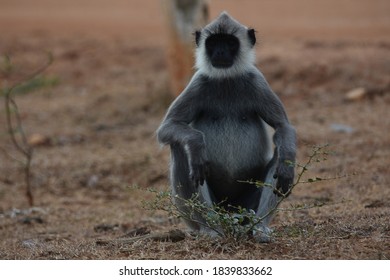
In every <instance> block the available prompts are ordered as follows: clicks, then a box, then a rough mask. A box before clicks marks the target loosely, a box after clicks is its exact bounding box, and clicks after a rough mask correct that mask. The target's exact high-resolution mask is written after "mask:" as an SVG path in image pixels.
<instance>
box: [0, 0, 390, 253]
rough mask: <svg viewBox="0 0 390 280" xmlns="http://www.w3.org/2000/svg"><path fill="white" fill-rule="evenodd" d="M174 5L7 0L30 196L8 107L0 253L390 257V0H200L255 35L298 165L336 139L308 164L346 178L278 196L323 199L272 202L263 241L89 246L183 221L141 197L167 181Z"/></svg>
mask: <svg viewBox="0 0 390 280" xmlns="http://www.w3.org/2000/svg"><path fill="white" fill-rule="evenodd" d="M167 2H169V1H168V0H167V1H143V0H116V1H103V0H94V1H92V0H90V1H87V0H78V1H75V0H68V1H54V0H34V1H29V0H18V1H15V0H0V87H1V92H0V93H1V94H0V102H1V103H3V102H5V101H6V95H7V94H8V93H9V89H10V88H12V86H13V85H16V84H18V83H20V82H22V84H21V86H18V87H16V88H15V89H14V90H13V91H12V96H13V98H14V101H15V102H16V104H17V108H18V112H19V116H18V117H16V115H15V108H14V107H13V109H14V110H13V111H12V112H11V116H12V117H13V120H14V122H13V124H14V125H15V124H17V121H18V120H19V121H20V123H21V124H22V126H23V129H24V132H25V136H26V139H25V140H26V141H24V142H23V137H21V134H20V127H18V126H16V127H15V126H14V127H13V129H11V131H13V132H14V133H15V135H16V137H17V139H18V140H19V141H22V142H21V143H22V145H23V147H29V149H31V150H32V151H33V153H32V158H31V162H30V163H31V168H30V175H29V180H28V181H29V184H30V187H31V191H32V195H33V198H34V201H33V205H32V206H31V205H29V200H28V198H26V195H25V189H26V177H25V166H26V158H25V155H23V153H20V151H19V150H18V148H17V147H15V145H14V143H13V142H12V141H11V138H10V129H9V127H8V123H7V113H6V110H5V107H4V106H3V104H1V106H0V247H1V248H2V249H1V250H0V259H15V258H16V259H20V258H32V259H87V258H92V259H105V258H112V259H119V258H137V259H140V258H175V259H177V258H214V259H215V258H222V259H224V258H251V259H253V258H268V259H273V258H278V259H280V258H285V259H293V258H300V259H307V258H308V259H310V258H316V259H317V258H326V259H329V258H331V259H339V258H344V259H361V258H364V259H389V258H390V252H389V248H390V240H389V239H390V233H389V232H390V228H389V224H390V218H389V217H390V203H389V201H390V190H389V184H390V177H389V173H388V170H389V169H388V167H389V164H390V160H389V159H390V148H389V147H390V137H389V133H388V131H389V129H390V111H389V105H390V97H389V93H390V2H389V1H387V0H354V1H352V0H337V1H336V0H319V1H310V0H294V1H281V0H276V1H275V0H273V1H271V0H262V1H255V0H242V1H234V0H210V1H209V8H208V13H209V18H210V20H212V19H213V18H215V17H216V16H217V15H218V14H219V13H220V12H222V11H223V10H226V11H228V12H229V13H230V14H231V15H232V16H233V17H235V18H236V19H237V20H239V21H240V22H241V23H243V24H244V25H247V26H250V27H252V28H254V29H255V30H256V31H257V33H256V34H257V37H258V44H257V46H256V48H257V49H256V50H257V66H258V67H259V68H260V69H261V71H262V72H263V73H264V75H265V77H266V78H267V80H268V82H269V83H270V85H271V87H272V88H273V90H274V91H275V92H276V93H277V94H278V95H279V97H280V98H281V99H282V101H283V103H284V105H285V107H286V110H287V113H288V115H289V117H290V120H291V122H292V124H293V125H294V126H295V127H296V129H297V132H298V144H299V155H298V159H299V161H300V162H304V161H305V160H306V158H307V156H308V155H309V154H310V151H311V146H313V145H322V144H330V145H331V146H330V147H331V148H330V149H331V150H332V151H333V152H332V155H331V156H329V158H328V160H327V161H324V162H321V163H319V164H318V165H316V166H313V167H312V168H311V169H310V172H311V173H310V174H309V175H310V176H311V177H315V176H319V177H323V178H329V177H335V176H339V175H342V176H343V175H348V176H347V177H345V178H343V179H337V180H330V181H325V182H322V183H318V184H306V185H305V184H304V185H302V186H297V187H296V189H295V190H294V193H293V194H292V195H291V196H290V197H289V198H288V200H287V201H286V203H285V205H284V206H286V207H288V205H290V203H308V204H312V203H325V204H326V206H324V207H321V208H320V207H316V208H314V209H307V210H303V211H290V212H281V213H279V214H278V216H277V217H276V219H275V221H274V224H273V226H274V228H275V231H276V232H278V236H277V238H276V242H274V243H272V244H253V243H249V244H247V243H245V244H242V245H240V246H238V245H237V244H236V245H231V244H230V245H226V244H223V245H221V244H219V245H218V244H215V243H213V242H206V241H204V240H203V241H202V240H193V239H186V240H185V241H184V242H185V246H183V243H180V242H179V243H177V244H176V243H172V244H171V243H169V244H166V243H162V244H160V243H156V242H154V243H153V241H150V240H149V241H143V242H138V243H134V244H130V245H128V247H126V248H125V249H126V250H123V248H121V247H119V246H109V247H107V246H99V245H97V244H96V240H97V239H99V238H105V239H115V238H119V237H123V236H125V235H128V236H130V235H136V234H144V233H145V232H158V231H167V230H169V229H171V228H172V227H179V228H182V227H183V225H182V224H176V223H175V224H174V225H173V224H172V221H171V220H170V219H169V218H168V217H167V216H166V214H164V213H153V212H150V211H147V210H145V209H143V208H142V201H143V200H148V199H151V198H152V197H153V195H152V194H151V193H149V192H148V191H146V189H147V188H149V187H152V188H155V189H158V190H163V189H167V188H168V179H167V178H168V162H169V149H161V148H160V147H159V146H158V144H157V141H156V139H155V130H156V129H157V127H158V125H159V124H160V122H161V120H162V118H163V116H164V113H165V111H166V109H167V106H168V105H169V104H170V102H172V100H173V99H174V97H175V96H176V95H177V94H178V92H177V89H174V88H173V87H172V82H171V80H172V79H175V77H173V78H172V70H170V69H171V68H172V67H175V66H177V65H178V63H173V65H172V64H170V62H172V61H173V60H172V52H173V53H175V51H176V52H177V48H176V47H175V46H173V45H172V37H171V36H172V34H171V33H170V32H171V29H170V28H171V27H169V26H170V25H169V21H170V20H169V17H168V16H167V12H166V10H164V8H163V7H164V5H166V4H167ZM191 43H192V42H191ZM192 49H193V45H191V46H190V56H191V57H192V54H191V53H192ZM47 53H50V54H51V55H52V59H53V60H52V63H51V64H50V66H49V67H48V68H45V69H44V71H41V72H39V75H34V76H33V77H32V76H31V74H32V73H35V72H36V71H37V69H40V68H41V67H42V66H43V65H45V64H46V63H47V61H48V55H47ZM186 65H187V64H186ZM186 67H187V68H188V67H189V68H190V71H191V69H192V68H191V66H186ZM183 71H184V70H183ZM187 78H188V77H187ZM15 121H16V122H15ZM130 186H137V188H132V187H130ZM221 246H222V247H221ZM224 246H227V247H224ZM210 248H211V249H210ZM307 248H311V249H312V250H310V251H309V250H307ZM226 252H229V253H228V254H226Z"/></svg>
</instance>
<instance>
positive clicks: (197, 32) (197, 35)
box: [195, 30, 201, 47]
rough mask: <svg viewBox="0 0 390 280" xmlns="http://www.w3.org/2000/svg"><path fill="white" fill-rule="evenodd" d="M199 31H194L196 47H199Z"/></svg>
mask: <svg viewBox="0 0 390 280" xmlns="http://www.w3.org/2000/svg"><path fill="white" fill-rule="evenodd" d="M200 33H201V32H200V31H199V30H196V31H195V43H196V46H197V47H199V41H200Z"/></svg>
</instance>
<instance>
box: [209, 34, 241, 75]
mask: <svg viewBox="0 0 390 280" xmlns="http://www.w3.org/2000/svg"><path fill="white" fill-rule="evenodd" d="M205 44H206V52H207V56H208V58H209V59H210V62H211V64H212V65H213V66H214V67H215V68H229V67H231V66H232V65H233V63H234V59H235V58H236V57H237V54H238V50H239V48H240V41H239V40H238V39H237V37H236V36H233V35H229V34H214V35H211V36H209V37H208V38H207V39H206V43H205Z"/></svg>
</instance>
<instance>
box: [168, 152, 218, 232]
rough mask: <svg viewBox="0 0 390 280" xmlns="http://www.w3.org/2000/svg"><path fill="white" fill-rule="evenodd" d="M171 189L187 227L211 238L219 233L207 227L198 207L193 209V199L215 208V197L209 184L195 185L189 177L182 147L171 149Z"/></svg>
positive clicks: (185, 156) (186, 160) (185, 155)
mask: <svg viewBox="0 0 390 280" xmlns="http://www.w3.org/2000/svg"><path fill="white" fill-rule="evenodd" d="M171 151H172V158H171V176H170V177H171V188H172V195H173V196H174V201H175V205H176V206H177V208H178V210H179V211H180V212H181V215H182V216H183V218H184V221H185V223H186V224H187V226H188V227H189V228H190V229H191V230H193V231H198V232H201V233H205V234H208V235H211V236H214V235H216V234H217V233H216V232H215V231H213V230H212V229H210V228H209V227H207V221H206V219H205V217H204V216H203V215H202V214H201V213H200V212H199V211H197V209H196V207H191V204H196V203H197V202H195V201H194V202H191V200H193V199H198V202H199V203H201V204H205V206H206V207H210V208H211V207H213V202H214V196H213V194H212V193H211V191H210V190H209V187H208V185H207V182H204V184H203V185H202V186H196V185H194V183H193V181H192V180H191V179H190V176H189V173H190V172H189V166H188V159H187V154H186V153H185V151H184V149H182V148H181V147H180V146H174V147H172V148H171Z"/></svg>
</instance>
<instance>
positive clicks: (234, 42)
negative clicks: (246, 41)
mask: <svg viewBox="0 0 390 280" xmlns="http://www.w3.org/2000/svg"><path fill="white" fill-rule="evenodd" d="M226 43H227V45H228V48H229V50H231V51H235V50H237V49H238V47H239V42H238V41H237V40H234V39H229V40H227V42H226Z"/></svg>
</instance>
